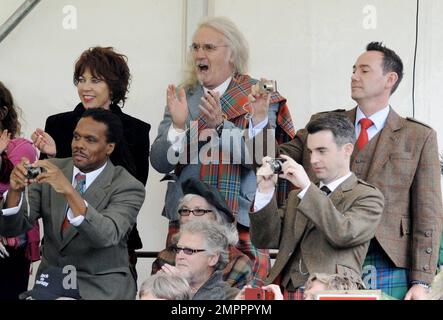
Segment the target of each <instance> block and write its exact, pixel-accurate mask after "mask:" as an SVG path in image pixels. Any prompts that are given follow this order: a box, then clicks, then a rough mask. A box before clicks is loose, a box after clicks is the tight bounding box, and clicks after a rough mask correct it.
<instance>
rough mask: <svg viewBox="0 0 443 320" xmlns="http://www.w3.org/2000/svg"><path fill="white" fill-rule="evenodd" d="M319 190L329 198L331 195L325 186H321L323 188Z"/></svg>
mask: <svg viewBox="0 0 443 320" xmlns="http://www.w3.org/2000/svg"><path fill="white" fill-rule="evenodd" d="M320 190H321V191H323V193H324V194H325V195H326V196H329V194H330V193H331V190H330V189H329V188H328V187H327V186H323V187H321V188H320Z"/></svg>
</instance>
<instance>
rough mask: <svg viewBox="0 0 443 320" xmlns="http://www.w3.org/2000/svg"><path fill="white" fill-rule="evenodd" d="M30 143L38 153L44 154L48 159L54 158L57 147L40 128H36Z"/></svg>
mask: <svg viewBox="0 0 443 320" xmlns="http://www.w3.org/2000/svg"><path fill="white" fill-rule="evenodd" d="M31 139H32V142H34V145H35V146H36V148H37V149H38V150H40V152H42V153H46V154H47V155H48V157H55V155H56V154H57V146H56V145H55V141H54V139H52V137H51V136H50V135H49V134H47V133H46V132H45V131H43V130H42V129H40V128H37V129H36V130H35V131H34V132H33V133H32V135H31Z"/></svg>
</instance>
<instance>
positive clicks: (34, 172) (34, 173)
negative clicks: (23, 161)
mask: <svg viewBox="0 0 443 320" xmlns="http://www.w3.org/2000/svg"><path fill="white" fill-rule="evenodd" d="M25 168H26V170H27V174H26V178H27V179H29V180H34V179H35V178H37V177H38V175H39V174H40V173H42V172H43V169H42V168H40V167H33V166H32V165H31V164H28V165H25Z"/></svg>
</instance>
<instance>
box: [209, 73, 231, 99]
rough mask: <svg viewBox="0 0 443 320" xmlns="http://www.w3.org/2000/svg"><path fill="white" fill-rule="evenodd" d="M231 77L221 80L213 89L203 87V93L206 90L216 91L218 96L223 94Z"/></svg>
mask: <svg viewBox="0 0 443 320" xmlns="http://www.w3.org/2000/svg"><path fill="white" fill-rule="evenodd" d="M231 80H232V77H229V78H228V79H226V80H225V82H223V83H222V84H221V85H219V86H218V87H217V88H215V89H213V90H209V89H208V88H206V87H203V90H204V91H205V93H207V92H208V91H211V92H218V93H219V95H220V97H221V96H222V95H224V94H225V92H226V90H228V87H229V84H230V83H231Z"/></svg>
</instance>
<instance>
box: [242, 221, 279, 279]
mask: <svg viewBox="0 0 443 320" xmlns="http://www.w3.org/2000/svg"><path fill="white" fill-rule="evenodd" d="M238 238H239V240H238V244H237V248H238V249H239V250H240V251H241V252H243V253H244V254H246V255H247V256H248V257H249V258H250V259H251V261H252V280H251V281H250V282H249V284H250V285H251V286H253V287H261V286H264V285H265V283H264V280H265V279H266V277H267V276H268V274H269V271H270V270H271V258H270V256H269V250H268V249H258V248H256V247H255V246H254V245H253V244H252V242H251V238H250V235H249V231H248V230H246V229H244V228H239V229H238Z"/></svg>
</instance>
